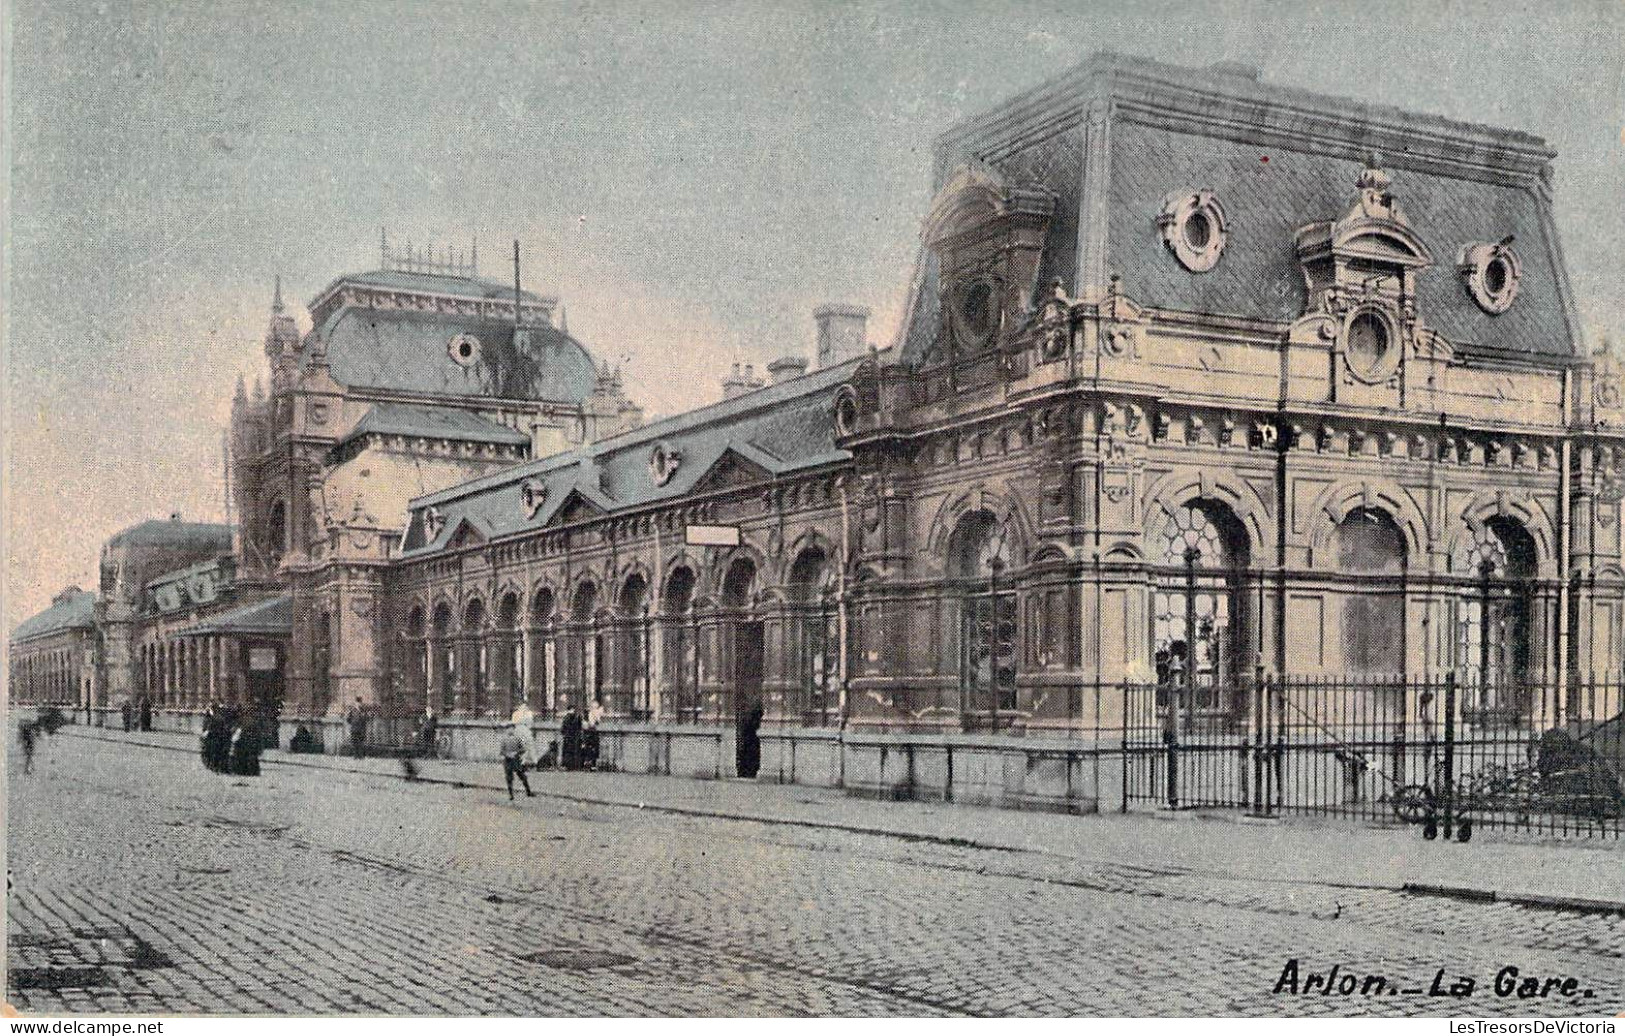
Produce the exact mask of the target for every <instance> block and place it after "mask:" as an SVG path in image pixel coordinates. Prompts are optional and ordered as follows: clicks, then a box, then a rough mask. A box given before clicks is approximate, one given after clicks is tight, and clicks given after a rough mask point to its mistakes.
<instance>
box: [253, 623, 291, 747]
mask: <svg viewBox="0 0 1625 1036" xmlns="http://www.w3.org/2000/svg"><path fill="white" fill-rule="evenodd" d="M243 653H244V655H245V656H246V658H245V661H246V662H247V663H248V664H247V666H246V680H245V682H246V684H247V687H246V690H247V692H248V702H249V710H250V713H251V715H252V716H253V718H254V720H255V721H256V722H257V723H258V725H259V732H260V739H261V742H260V743H261V744H262V745H263V746H264V747H266V748H276V747H278V744H279V742H280V740H281V727H280V723H279V720H280V718H281V715H282V696H283V687H284V684H283V679H282V663H283V658H284V652H283V649H282V648H281V647H280V646H279V645H275V644H251V645H248V647H247V649H246V650H245V651H244V652H243Z"/></svg>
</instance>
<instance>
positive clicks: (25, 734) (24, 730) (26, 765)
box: [17, 720, 39, 773]
mask: <svg viewBox="0 0 1625 1036" xmlns="http://www.w3.org/2000/svg"><path fill="white" fill-rule="evenodd" d="M17 736H18V737H19V738H20V739H21V740H22V743H23V772H24V773H33V772H34V741H35V739H36V738H38V737H39V728H38V727H36V726H35V725H34V723H33V721H32V720H23V724H22V726H20V727H18V728H17Z"/></svg>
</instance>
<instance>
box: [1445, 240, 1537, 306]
mask: <svg viewBox="0 0 1625 1036" xmlns="http://www.w3.org/2000/svg"><path fill="white" fill-rule="evenodd" d="M1456 268H1457V270H1459V271H1460V273H1461V279H1462V284H1463V285H1465V286H1466V288H1467V294H1469V295H1471V296H1472V297H1473V301H1474V302H1476V303H1478V308H1479V309H1482V310H1483V311H1484V312H1486V313H1489V314H1492V315H1493V314H1496V313H1505V312H1506V311H1507V310H1508V309H1510V308H1511V307H1512V301H1513V300H1514V299H1516V298H1517V297H1518V283H1519V281H1520V280H1521V279H1522V277H1523V263H1522V262H1520V261H1519V259H1518V253H1516V252H1514V251H1513V250H1512V239H1511V238H1510V237H1508V238H1504V239H1502V240H1501V241H1500V242H1498V243H1496V244H1493V245H1492V244H1476V245H1468V246H1467V247H1466V248H1463V249H1462V250H1461V260H1460V262H1459V263H1457V267H1456Z"/></svg>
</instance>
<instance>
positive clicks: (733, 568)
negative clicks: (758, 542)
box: [722, 558, 756, 608]
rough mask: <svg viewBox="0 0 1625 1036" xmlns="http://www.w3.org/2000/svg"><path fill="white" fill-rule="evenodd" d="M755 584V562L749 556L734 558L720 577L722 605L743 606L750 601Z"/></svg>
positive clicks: (730, 606)
mask: <svg viewBox="0 0 1625 1036" xmlns="http://www.w3.org/2000/svg"><path fill="white" fill-rule="evenodd" d="M755 585H756V563H755V562H753V561H751V559H750V558H734V560H733V562H732V563H731V564H729V565H728V572H727V574H726V575H724V576H723V578H722V606H723V607H724V608H745V607H749V605H750V603H751V597H752V590H753V588H754V587H755Z"/></svg>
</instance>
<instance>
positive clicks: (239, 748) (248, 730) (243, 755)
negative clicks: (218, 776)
mask: <svg viewBox="0 0 1625 1036" xmlns="http://www.w3.org/2000/svg"><path fill="white" fill-rule="evenodd" d="M231 772H232V773H234V774H237V775H238V776H239V777H258V776H259V775H260V739H259V734H258V733H257V732H256V731H255V729H254V724H253V723H251V722H248V721H244V722H241V723H239V724H238V725H237V727H236V729H235V730H233V731H232V735H231Z"/></svg>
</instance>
